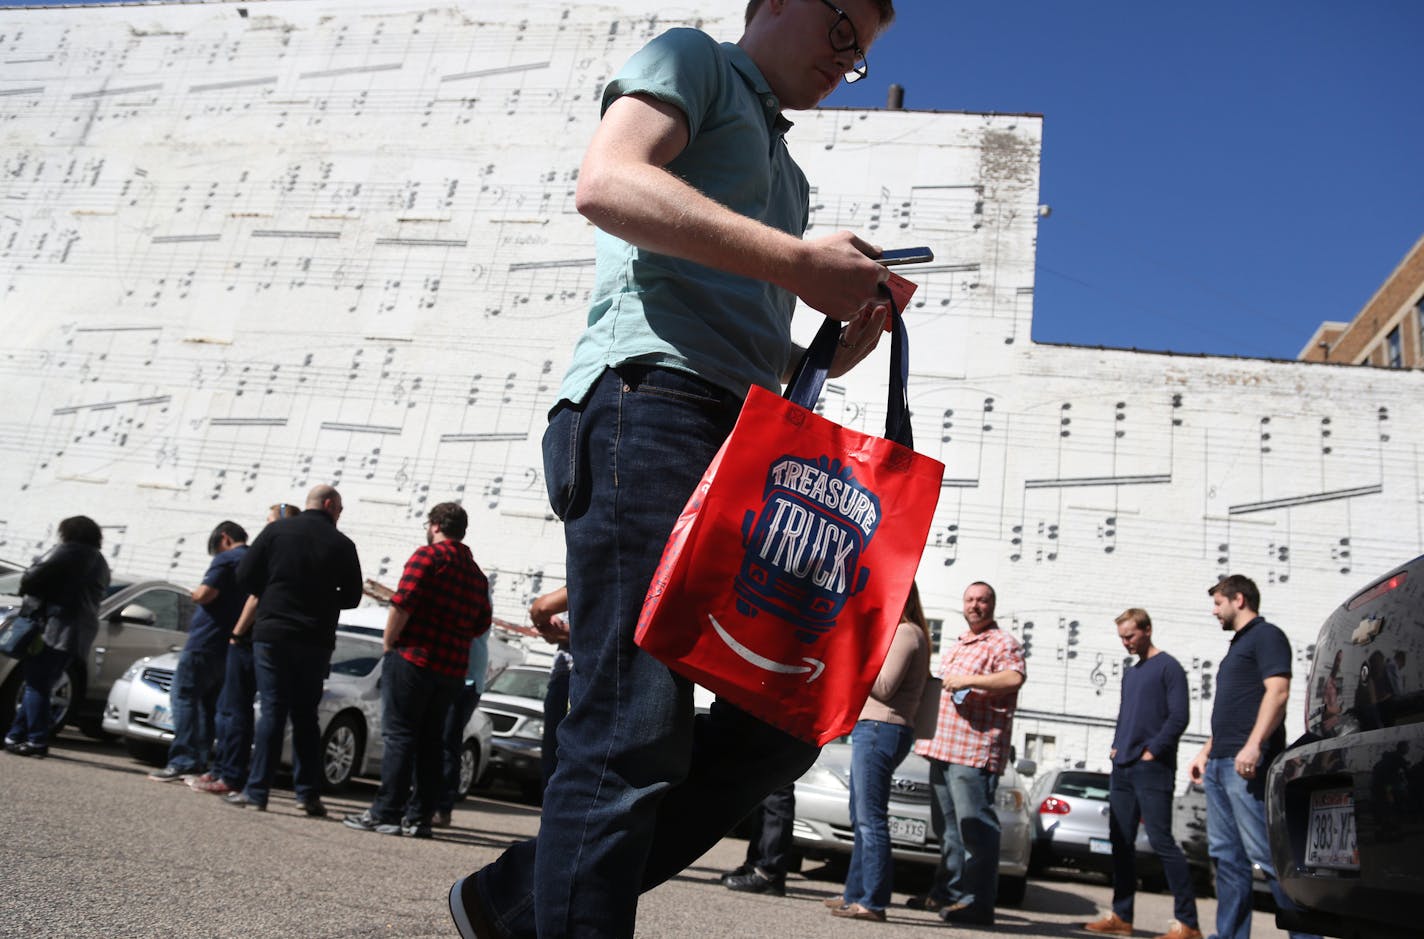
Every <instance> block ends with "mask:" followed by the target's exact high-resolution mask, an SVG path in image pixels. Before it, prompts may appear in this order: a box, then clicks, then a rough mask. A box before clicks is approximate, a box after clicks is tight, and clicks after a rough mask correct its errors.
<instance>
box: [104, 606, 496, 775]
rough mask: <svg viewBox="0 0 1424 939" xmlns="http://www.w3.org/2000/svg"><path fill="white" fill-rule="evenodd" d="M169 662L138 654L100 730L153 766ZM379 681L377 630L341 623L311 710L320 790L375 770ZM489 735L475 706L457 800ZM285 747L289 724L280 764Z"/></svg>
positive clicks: (174, 660) (172, 658)
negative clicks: (328, 667) (318, 697)
mask: <svg viewBox="0 0 1424 939" xmlns="http://www.w3.org/2000/svg"><path fill="white" fill-rule="evenodd" d="M364 609H366V608H363V610H364ZM357 612H358V611H347V612H346V613H345V614H343V619H367V618H369V617H367V616H359V617H358V616H354V615H351V614H355V613H357ZM381 613H382V618H383V617H384V611H381ZM177 666H178V655H177V654H176V653H168V654H165V655H156V656H151V657H149V658H143V659H139V660H138V661H137V662H135V663H133V665H131V666H130V667H129V669H128V671H126V672H125V673H124V674H123V676H122V677H121V678H120V679H119V680H118V681H116V682H114V687H113V689H112V690H111V691H110V692H109V701H108V704H107V706H106V707H105V708H104V724H103V726H104V730H106V731H108V732H109V733H111V734H115V735H118V736H120V737H122V738H123V740H124V744H125V746H127V747H128V749H129V752H130V753H131V754H133V755H134V756H135V757H136V758H138V759H140V760H144V761H145V762H151V763H155V764H161V763H162V762H163V760H164V759H165V758H166V756H167V753H168V745H169V743H171V742H172V740H173V722H172V716H171V712H170V710H169V700H168V692H169V689H170V688H171V687H172V685H173V672H174V670H175V669H176V668H177ZM380 680H381V630H380V629H378V628H376V627H375V626H365V625H354V624H349V623H343V624H342V625H341V626H340V627H339V628H338V629H337V632H336V648H335V650H334V651H333V652H332V655H331V675H330V677H328V678H327V679H326V685H325V687H324V688H323V690H322V695H321V704H320V705H319V706H318V709H317V720H318V726H319V727H320V728H321V764H322V777H323V781H324V783H325V785H326V787H327V788H328V789H339V788H341V787H342V786H344V785H345V784H346V783H347V782H349V781H350V779H351V777H352V776H379V775H380V772H381V750H382V742H381V692H380ZM256 710H259V711H260V705H258V706H257V708H256ZM491 736H492V730H491V727H490V722H489V718H488V717H486V716H485V715H484V714H483V713H481V712H480V711H478V710H476V711H475V713H474V714H473V715H471V717H470V720H469V722H468V723H467V724H466V725H465V745H464V749H463V751H462V759H461V764H460V784H459V786H458V787H457V789H456V797H457V798H464V797H465V795H466V794H467V793H468V792H469V791H470V788H471V787H472V786H474V785H475V783H477V782H478V781H479V779H480V777H481V776H482V775H484V772H485V770H486V769H487V768H488V767H489V763H490V739H491ZM291 752H292V747H291V731H290V728H289V729H288V731H287V736H286V739H285V740H284V742H283V744H282V757H283V761H284V762H286V763H288V764H290V763H291Z"/></svg>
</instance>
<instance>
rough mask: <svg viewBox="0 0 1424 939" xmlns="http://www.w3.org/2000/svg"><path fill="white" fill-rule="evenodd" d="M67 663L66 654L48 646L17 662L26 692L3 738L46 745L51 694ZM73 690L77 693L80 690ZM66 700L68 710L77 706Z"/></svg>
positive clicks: (67, 657) (34, 744)
mask: <svg viewBox="0 0 1424 939" xmlns="http://www.w3.org/2000/svg"><path fill="white" fill-rule="evenodd" d="M68 666H69V653H68V652H63V651H61V650H59V649H52V648H50V647H49V646H45V647H44V648H43V649H41V650H40V651H39V652H38V653H36V654H35V655H32V656H30V657H29V658H27V659H25V660H24V661H23V662H21V663H20V668H21V669H23V671H24V676H25V679H24V680H25V691H24V694H23V695H22V696H21V698H20V706H19V707H17V708H15V720H14V723H12V724H11V725H10V730H9V732H8V733H6V734H5V739H6V741H9V742H13V743H30V744H32V745H33V746H36V747H47V746H49V731H50V726H49V721H50V716H51V714H52V711H51V702H50V693H51V692H53V691H54V686H55V684H56V683H57V682H58V681H59V676H61V675H63V674H64V670H65V668H67V667H68ZM74 690H75V691H76V692H77V691H78V690H79V689H78V688H75V689H74ZM69 703H70V707H71V709H72V708H74V707H77V706H78V705H79V702H78V701H77V700H74V699H71V700H70V702H69Z"/></svg>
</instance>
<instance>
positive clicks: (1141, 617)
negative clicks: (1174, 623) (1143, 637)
mask: <svg viewBox="0 0 1424 939" xmlns="http://www.w3.org/2000/svg"><path fill="white" fill-rule="evenodd" d="M1129 620H1131V621H1132V625H1134V626H1136V627H1137V628H1138V629H1140V630H1142V631H1143V632H1149V633H1150V632H1151V631H1152V617H1150V616H1148V615H1147V611H1146V610H1144V609H1142V607H1139V606H1133V607H1128V608H1127V609H1125V610H1123V611H1122V612H1121V613H1119V614H1118V615H1117V619H1115V620H1113V622H1115V623H1117V625H1119V626H1121V625H1122V624H1123V623H1126V622H1128V621H1129Z"/></svg>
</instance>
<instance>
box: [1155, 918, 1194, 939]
mask: <svg viewBox="0 0 1424 939" xmlns="http://www.w3.org/2000/svg"><path fill="white" fill-rule="evenodd" d="M1156 939H1202V934H1201V930H1200V929H1193V928H1192V927H1191V926H1187V925H1184V924H1182V923H1179V922H1177V921H1176V920H1172V922H1171V925H1169V926H1168V927H1167V931H1166V932H1164V933H1163V934H1162V935H1160V936H1158V937H1156Z"/></svg>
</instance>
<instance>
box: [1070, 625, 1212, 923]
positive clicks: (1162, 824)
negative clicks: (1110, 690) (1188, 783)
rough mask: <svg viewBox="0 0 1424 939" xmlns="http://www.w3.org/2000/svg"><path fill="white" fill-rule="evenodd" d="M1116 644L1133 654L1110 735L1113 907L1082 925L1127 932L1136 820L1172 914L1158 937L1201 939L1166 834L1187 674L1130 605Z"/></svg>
mask: <svg viewBox="0 0 1424 939" xmlns="http://www.w3.org/2000/svg"><path fill="white" fill-rule="evenodd" d="M1117 634H1118V638H1119V639H1121V640H1122V647H1123V648H1124V649H1126V650H1127V651H1128V652H1129V653H1131V654H1132V655H1135V656H1137V664H1136V665H1134V666H1133V667H1132V668H1129V669H1127V670H1126V671H1125V672H1123V676H1122V703H1121V704H1120V705H1119V707H1118V712H1117V732H1116V733H1115V734H1114V735H1113V747H1112V761H1113V769H1112V777H1111V782H1110V783H1109V786H1108V804H1109V805H1110V806H1111V813H1112V814H1111V816H1110V818H1109V825H1108V829H1109V834H1110V835H1111V838H1112V854H1113V904H1112V905H1113V908H1112V912H1111V913H1109V914H1108V915H1106V916H1104V917H1103V918H1102V919H1100V920H1096V921H1094V922H1091V923H1087V924H1085V925H1084V926H1083V928H1084V929H1086V930H1087V931H1088V932H1092V933H1098V934H1100V935H1115V936H1130V935H1132V908H1133V899H1134V897H1135V894H1136V892H1137V864H1136V861H1137V857H1136V851H1135V848H1134V842H1135V841H1136V840H1137V822H1138V819H1141V820H1142V824H1143V826H1144V827H1145V828H1146V829H1147V839H1148V841H1150V842H1151V843H1152V850H1153V851H1155V852H1157V856H1158V857H1159V858H1161V860H1162V872H1163V873H1164V874H1165V875H1166V877H1167V885H1168V886H1169V887H1170V888H1171V890H1172V896H1173V898H1174V900H1175V904H1174V906H1175V909H1174V913H1175V915H1176V919H1174V920H1173V921H1172V922H1171V924H1170V925H1169V926H1168V929H1167V931H1166V932H1165V933H1163V934H1161V936H1159V937H1158V939H1201V929H1200V924H1199V922H1198V920H1197V901H1196V896H1195V895H1194V894H1193V893H1192V880H1191V875H1190V874H1189V873H1188V871H1187V859H1186V856H1185V855H1184V854H1182V849H1181V846H1179V845H1178V844H1177V842H1176V841H1174V840H1173V838H1172V786H1173V781H1174V779H1175V777H1176V772H1177V741H1178V740H1180V739H1181V736H1182V731H1184V730H1186V729H1187V673H1186V672H1185V671H1184V670H1183V669H1182V666H1181V664H1180V663H1179V662H1178V661H1177V660H1176V659H1174V658H1172V657H1171V656H1170V655H1168V654H1167V653H1165V652H1163V651H1162V650H1161V649H1159V648H1157V647H1156V646H1155V645H1153V644H1152V618H1151V617H1149V616H1148V615H1147V611H1146V610H1142V609H1138V608H1136V607H1133V608H1132V609H1130V610H1124V611H1123V613H1122V615H1121V616H1119V617H1118V618H1117Z"/></svg>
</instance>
